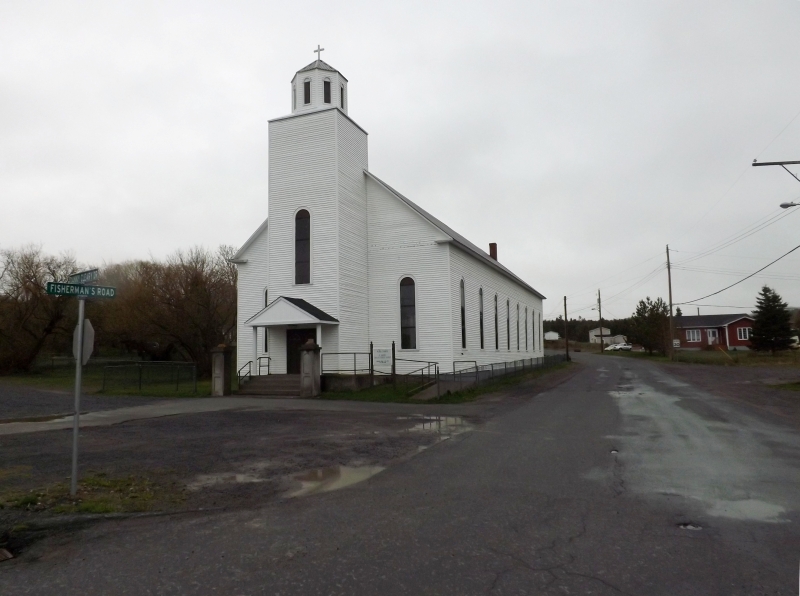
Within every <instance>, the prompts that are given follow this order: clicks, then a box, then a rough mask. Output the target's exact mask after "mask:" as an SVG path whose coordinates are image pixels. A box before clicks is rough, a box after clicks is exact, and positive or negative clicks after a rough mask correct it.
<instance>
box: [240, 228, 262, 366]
mask: <svg viewBox="0 0 800 596" xmlns="http://www.w3.org/2000/svg"><path fill="white" fill-rule="evenodd" d="M268 238H269V230H268V229H267V228H266V227H265V228H264V229H263V230H262V231H261V233H260V234H259V235H258V236H257V237H256V238H255V239H253V241H252V242H251V243H250V245H249V246H248V247H247V250H246V251H245V252H244V254H243V255H240V256H241V257H242V258H244V259H246V260H247V262H246V263H239V264H237V269H238V276H237V315H236V325H237V327H236V360H237V367H236V369H237V370H239V369H240V368H241V367H242V366H244V365H245V363H247V362H248V361H249V360H252V359H253V333H252V330H251V329H250V327H245V325H244V322H245V321H246V320H247V319H249V318H250V317H252V316H253V315H254V314H256V313H257V312H258V311H260V310H261V309H262V308H264V306H265V304H264V291H265V290H266V289H267V287H268V285H269V240H268ZM270 299H271V298H270ZM258 345H259V350H258V353H259V355H266V352H265V351H264V331H263V330H259V334H258Z"/></svg>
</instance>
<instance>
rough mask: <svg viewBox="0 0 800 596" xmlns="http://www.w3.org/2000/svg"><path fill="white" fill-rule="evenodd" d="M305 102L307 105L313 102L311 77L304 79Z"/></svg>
mask: <svg viewBox="0 0 800 596" xmlns="http://www.w3.org/2000/svg"><path fill="white" fill-rule="evenodd" d="M303 103H304V104H305V105H308V104H310V103H311V79H306V80H305V81H303Z"/></svg>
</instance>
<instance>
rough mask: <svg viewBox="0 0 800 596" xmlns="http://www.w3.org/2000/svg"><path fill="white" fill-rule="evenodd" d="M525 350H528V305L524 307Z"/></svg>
mask: <svg viewBox="0 0 800 596" xmlns="http://www.w3.org/2000/svg"><path fill="white" fill-rule="evenodd" d="M525 351H526V352H527V351H528V307H527V306H526V307H525Z"/></svg>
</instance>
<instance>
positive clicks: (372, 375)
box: [369, 342, 375, 387]
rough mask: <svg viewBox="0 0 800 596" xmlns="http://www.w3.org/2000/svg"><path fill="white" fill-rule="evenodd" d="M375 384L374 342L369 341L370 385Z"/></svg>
mask: <svg viewBox="0 0 800 596" xmlns="http://www.w3.org/2000/svg"><path fill="white" fill-rule="evenodd" d="M374 385H375V360H374V359H373V349H372V342H369V386H370V387H372V386H374Z"/></svg>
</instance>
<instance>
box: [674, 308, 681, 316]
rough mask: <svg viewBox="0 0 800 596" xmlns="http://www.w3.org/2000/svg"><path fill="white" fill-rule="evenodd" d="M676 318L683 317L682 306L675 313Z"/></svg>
mask: <svg viewBox="0 0 800 596" xmlns="http://www.w3.org/2000/svg"><path fill="white" fill-rule="evenodd" d="M675 316H676V317H682V316H683V313H682V312H681V307H680V306H679V307H678V310H676V311H675Z"/></svg>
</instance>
